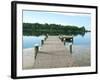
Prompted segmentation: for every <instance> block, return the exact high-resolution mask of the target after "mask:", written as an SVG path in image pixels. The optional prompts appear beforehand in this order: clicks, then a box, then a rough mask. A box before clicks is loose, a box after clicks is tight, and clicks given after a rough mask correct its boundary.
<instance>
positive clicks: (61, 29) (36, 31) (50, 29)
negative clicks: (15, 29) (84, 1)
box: [23, 23, 87, 35]
mask: <svg viewBox="0 0 100 80" xmlns="http://www.w3.org/2000/svg"><path fill="white" fill-rule="evenodd" d="M85 32H87V30H86V29H85V27H84V26H82V27H80V28H79V27H78V26H71V25H60V24H47V23H45V24H40V23H23V35H42V34H44V35H45V34H49V35H59V34H60V35H61V34H62V35H78V34H80V35H84V34H85Z"/></svg>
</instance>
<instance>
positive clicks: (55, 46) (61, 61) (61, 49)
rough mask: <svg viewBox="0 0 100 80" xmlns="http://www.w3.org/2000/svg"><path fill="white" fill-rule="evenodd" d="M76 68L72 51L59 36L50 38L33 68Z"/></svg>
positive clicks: (41, 49)
mask: <svg viewBox="0 0 100 80" xmlns="http://www.w3.org/2000/svg"><path fill="white" fill-rule="evenodd" d="M71 38H72V37H71ZM72 66H75V64H74V59H73V57H72V55H71V53H70V51H69V50H68V49H67V48H66V47H65V46H64V44H63V42H61V40H60V39H59V37H58V36H48V38H47V40H46V41H45V42H44V44H43V46H42V47H41V48H40V50H39V51H38V53H37V56H36V60H35V63H34V66H33V68H40V69H43V68H62V67H72Z"/></svg>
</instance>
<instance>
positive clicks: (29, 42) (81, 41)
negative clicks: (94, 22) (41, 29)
mask: <svg viewBox="0 0 100 80" xmlns="http://www.w3.org/2000/svg"><path fill="white" fill-rule="evenodd" d="M44 38H45V36H23V48H31V47H34V46H35V45H39V46H41V40H42V39H44ZM67 43H68V42H66V45H65V46H67ZM73 45H81V46H84V47H89V46H90V33H86V34H85V35H84V36H81V35H78V36H75V37H74V42H73Z"/></svg>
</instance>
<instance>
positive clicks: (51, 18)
mask: <svg viewBox="0 0 100 80" xmlns="http://www.w3.org/2000/svg"><path fill="white" fill-rule="evenodd" d="M23 22H24V23H42V24H45V23H48V24H61V25H74V26H78V27H82V26H84V27H85V28H86V29H87V30H90V28H91V16H90V14H78V13H77V14H76V13H67V12H66V13H61V12H45V11H29V10H25V11H23Z"/></svg>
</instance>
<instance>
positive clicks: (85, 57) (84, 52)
mask: <svg viewBox="0 0 100 80" xmlns="http://www.w3.org/2000/svg"><path fill="white" fill-rule="evenodd" d="M90 36H91V35H90V33H86V34H85V35H84V36H80V35H78V36H74V40H73V43H72V42H65V47H66V49H67V50H68V52H69V53H70V54H71V56H72V57H73V60H74V63H75V64H76V65H73V66H90V65H91V57H90V56H91V54H90V49H91V48H90V47H91V46H90V43H91V41H90V39H91V37H90ZM44 38H45V36H38V37H37V36H23V48H24V49H26V48H32V47H34V46H36V45H39V46H41V40H43V39H44Z"/></svg>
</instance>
